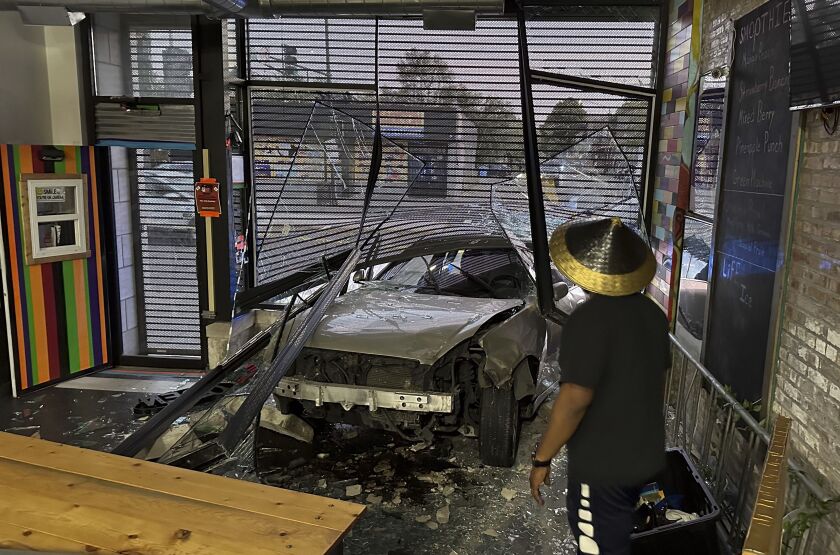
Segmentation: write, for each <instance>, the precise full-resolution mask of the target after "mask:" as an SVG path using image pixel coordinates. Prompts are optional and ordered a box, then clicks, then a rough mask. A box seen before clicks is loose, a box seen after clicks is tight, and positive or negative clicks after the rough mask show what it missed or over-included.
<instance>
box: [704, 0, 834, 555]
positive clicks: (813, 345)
mask: <svg viewBox="0 0 840 555" xmlns="http://www.w3.org/2000/svg"><path fill="white" fill-rule="evenodd" d="M763 3H764V2H763V1H762V0H746V1H743V2H734V1H732V0H705V1H704V3H703V15H702V24H703V31H702V37H701V55H700V67H701V72H702V73H705V72H708V71H711V70H712V69H715V68H719V67H723V66H728V65H729V60H730V56H731V47H732V42H731V37H732V30H733V21H734V20H736V19H738V18H740V17H741V16H743V15H745V14H746V13H748V12H750V11H752V10H753V9H755V8H757V7H758V6H760V5H761V4H763ZM803 117H804V118H805V120H806V121H805V131H804V135H803V143H804V144H803V150H802V156H801V158H800V160H799V163H800V165H799V175H798V184H797V190H798V191H797V194H796V198H795V203H794V207H793V210H794V216H793V222H792V230H791V241H792V252H791V254H790V256H789V257H788V268H787V270H786V272H787V273H786V274H785V275H786V278H785V282H784V284H783V293H782V294H783V298H782V305H781V313H780V314H781V315H780V318H781V325H780V331H779V338H778V343H779V348H778V356H776V358H775V360H774V380H775V388H774V394H773V398H772V400H771V401H772V402H771V410H772V412H773V413H774V414H783V415H786V416H790V417H791V418H792V419H793V427H792V434H791V448H792V450H793V452H794V454H795V456H796V458H797V459H799V460H800V461H801V462H802V464H803V466H804V467H805V468H806V469H809V470H810V471H811V472H812V475H814V476H815V477H817V479H818V480H820V481H821V482H822V485H823V486H824V487H825V488H826V489H827V490H828V492H829V493H838V492H840V441H839V440H840V132H838V133H837V135H835V136H829V135H828V134H827V133H826V131H825V129H824V128H823V125H822V122H821V121H820V120H819V118H818V111H816V110H812V111H809V112H806V113H805V114H804V116H803ZM838 530H840V514H838V511H837V510H834V511H833V512H832V514H831V516H830V517H829V518H828V519H827V520H826V521H825V522H824V523H823V524H821V525H820V526H819V527H818V528H817V529H815V530H814V544H813V545H812V547H811V550H810V552H811V553H820V554H830V555H840V533H838Z"/></svg>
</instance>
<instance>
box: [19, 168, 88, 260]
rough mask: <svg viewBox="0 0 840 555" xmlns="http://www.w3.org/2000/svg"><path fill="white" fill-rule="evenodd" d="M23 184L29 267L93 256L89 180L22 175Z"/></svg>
mask: <svg viewBox="0 0 840 555" xmlns="http://www.w3.org/2000/svg"><path fill="white" fill-rule="evenodd" d="M20 183H21V188H20V205H21V216H22V217H21V220H22V222H23V230H24V234H25V239H24V245H25V248H24V254H25V257H26V263H27V264H29V265H33V264H46V263H49V262H58V261H61V260H72V259H74V258H87V257H88V256H90V246H89V241H88V225H87V222H88V208H87V207H88V202H87V194H88V188H87V176H86V175H84V174H22V175H21V176H20Z"/></svg>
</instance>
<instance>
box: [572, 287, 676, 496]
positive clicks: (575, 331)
mask: <svg viewBox="0 0 840 555" xmlns="http://www.w3.org/2000/svg"><path fill="white" fill-rule="evenodd" d="M559 362H560V369H561V379H562V381H564V382H570V383H574V384H577V385H581V386H584V387H588V388H590V389H593V390H594V391H595V394H594V396H593V399H592V404H591V405H590V406H589V408H588V409H587V411H586V414H585V415H584V417H583V420H581V423H580V426H578V429H577V431H576V432H575V433H574V435H573V436H572V438H571V439H570V440H569V443H568V448H569V477H570V478H571V479H574V480H578V481H581V482H586V483H590V484H597V485H604V486H635V485H641V484H643V483H645V482H646V481H649V479H650V478H652V477H653V476H654V475H655V474H656V473H657V472H658V471H659V470H661V469H662V468H664V466H665V419H664V416H663V414H662V405H663V402H664V399H663V396H664V391H665V370H666V369H667V368H668V367H669V366H670V343H669V339H668V320H667V319H666V317H665V314H664V313H663V312H662V310H661V309H660V308H659V307H658V306H657V305H656V304H655V303H654V302H653V301H652V300H650V299H649V298H647V297H645V296H644V295H642V294H635V295H629V296H626V297H605V296H602V295H594V296H593V297H592V298H590V299H589V300H588V301H586V302H585V303H583V304H581V305H580V306H578V307H577V309H575V311H574V312H573V313H572V314H571V316H570V317H569V319H568V321H567V322H566V324H565V325H564V326H563V331H562V335H561V337H560V353H559Z"/></svg>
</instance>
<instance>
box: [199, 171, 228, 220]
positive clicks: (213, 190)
mask: <svg viewBox="0 0 840 555" xmlns="http://www.w3.org/2000/svg"><path fill="white" fill-rule="evenodd" d="M195 209H196V210H197V211H198V215H199V216H201V217H203V218H208V217H209V218H218V217H219V216H221V215H222V203H221V201H220V200H219V182H218V181H216V180H215V179H213V178H212V177H202V178H201V179H200V180H199V181H198V183H196V184H195Z"/></svg>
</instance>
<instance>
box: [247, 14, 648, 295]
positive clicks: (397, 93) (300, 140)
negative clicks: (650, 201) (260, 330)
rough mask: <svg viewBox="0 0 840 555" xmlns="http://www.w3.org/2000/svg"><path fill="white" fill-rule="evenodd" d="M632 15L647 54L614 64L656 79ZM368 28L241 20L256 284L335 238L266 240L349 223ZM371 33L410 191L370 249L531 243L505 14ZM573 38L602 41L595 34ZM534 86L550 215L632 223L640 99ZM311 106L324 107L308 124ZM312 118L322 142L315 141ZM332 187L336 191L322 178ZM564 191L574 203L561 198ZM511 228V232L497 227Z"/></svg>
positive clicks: (370, 80) (368, 109)
mask: <svg viewBox="0 0 840 555" xmlns="http://www.w3.org/2000/svg"><path fill="white" fill-rule="evenodd" d="M593 20H594V18H593ZM605 24H606V23H605ZM609 24H610V25H615V23H614V21H612V20H611V21H609ZM624 25H625V26H626V27H627V28H628V29H630V28H634V25H637V23H634V22H625V23H624ZM638 25H639V26H641V27H642V28H643V31H644V32H643V33H642V35H643V38H640V39H639V40H638V41H637V42H638V45H637V46H636V48H637V49H639V50H640V51H641V50H642V49H646V52H647V61H646V65H645V64H641V63H637V64H636V65H635V66H633V67H634V68H636V69H632V68H631V69H632V71H628V72H624V73H623V74H622V75H623V76H625V77H626V76H628V75H630V74H633V75H634V77H633V80H632V83H633V84H638V83H640V82H645V81H644V80H643V79H644V78H646V79H648V81H649V80H650V79H652V69H651V68H652V67H653V66H655V65H656V64H655V63H654V61H653V60H654V52H653V43H654V36H653V35H654V33H653V31H650V30H649V28H651V25H652V24H651V23H650V22H647V21H646V22H643V23H639V24H638ZM596 27H597V25H596ZM539 29H540V31H539V33H537V34H538V36H539V37H542V38H541V39H540V40H544V39H545V38H546V37H551V36H552V34H553V35H558V34H560V33H561V30H560V29H561V27H558V26H556V25H554V26H552V25H548V26H546V27H544V28H539ZM376 38H377V37H376V34H375V30H374V22H373V21H372V20H369V19H329V20H324V19H318V20H315V19H298V18H283V19H280V20H270V21H261V20H256V21H255V20H252V21H249V22H248V27H247V53H248V60H249V76H250V78H251V79H252V80H256V81H258V82H259V83H260V86H258V87H257V86H254V87H251V88H250V89H249V97H250V108H251V110H250V113H251V129H252V135H253V144H252V151H253V152H252V154H253V181H254V185H255V195H254V196H255V202H256V212H255V213H256V238H257V249H256V250H257V252H256V256H257V274H258V282H259V283H265V282H268V281H273V280H276V279H280V278H282V277H284V276H285V275H288V274H290V273H293V272H295V271H298V270H300V269H301V268H302V267H303V266H304V264H307V263H308V264H312V263H315V262H317V259H318V257H319V256H321V254H323V253H324V252H327V251H331V249H332V248H333V247H335V246H336V245H341V244H343V243H342V242H341V241H339V242H337V243H330V244H329V246H326V245H325V244H324V242H323V241H321V242H318V241H315V240H313V241H312V242H311V243H309V244H306V243H304V242H300V241H298V242H297V243H295V245H294V247H293V250H294V252H295V255H294V257H292V256H291V255H290V251H289V249H292V245H290V244H289V243H288V242H284V241H272V240H270V238H271V237H278V236H281V235H282V234H283V233H291V230H292V229H293V228H294V226H295V225H297V226H300V225H303V221H304V220H308V221H309V222H310V223H309V225H310V226H313V227H319V229H321V230H326V229H332V231H336V229H338V228H340V227H341V226H348V225H350V222H356V225H358V219H357V218H356V219H354V218H355V216H354V213H353V212H352V211H351V210H347V209H346V208H347V207H346V203H345V200H344V199H343V198H342V196H341V195H348V194H352V193H351V192H352V191H355V190H357V189H356V188H357V187H359V186H360V185H361V184H362V183H364V181H365V180H366V177H367V171H368V168H369V157H368V156H365V154H364V153H365V152H366V151H365V150H364V148H362V147H364V146H365V145H366V144H367V143H366V141H367V140H368V139H369V138H370V137H371V136H372V135H368V136H367V137H368V139H363V140H361V141H359V143H358V144H359V146H360V148H358V149H355V150H354V147H348V141H347V139H346V138H347V133H346V128H347V127H348V126H349V127H352V126H354V125H355V126H360V127H365V126H367V127H368V128H370V127H371V126H372V125H373V124H374V115H375V104H374V100H375V92H376V90H375V81H376V79H375V78H376V75H375V73H374V72H375V69H374V68H375V53H376ZM555 38H557V37H555ZM378 43H379V56H378V63H379V75H378V77H379V93H380V117H381V129H382V134H383V137H384V138H385V139H386V140H387V141H389V142H390V144H392V145H393V147H394V149H395V150H396V151H399V152H400V153H401V156H402V157H403V159H407V163H405V162H402V163H400V164H397V163H396V162H395V163H393V164H392V166H391V167H390V168H389V171H392V172H396V173H397V174H399V175H402V176H404V179H403V181H404V182H407V190H406V191H405V196H404V198H402V199H401V200H400V202H399V205H398V207H397V208H396V211H395V212H394V213H393V214H392V215H391V216H390V217H389V218H388V220H387V222H385V223H384V224H383V225H382V227H381V229H380V230H379V231H380V239H381V240H380V241H379V243H378V244H377V252H376V257H377V258H378V259H382V258H388V257H396V256H399V255H400V254H401V253H403V254H405V253H409V252H415V251H416V250H417V249H418V248H420V246H421V245H428V246H427V247H425V248H427V249H433V248H444V247H445V246H446V245H447V244H448V245H449V246H459V245H460V246H464V245H467V244H475V242H480V241H491V242H492V241H506V240H508V239H510V238H511V235H516V234H520V235H522V242H523V243H527V242H528V240H527V239H526V238H525V234H524V232H525V231H527V232H528V233H529V227H528V219H527V202H525V203H519V202H518V200H519V199H522V200H525V197H523V196H522V192H524V179H523V176H522V173H523V171H524V156H523V151H522V123H521V106H520V91H519V65H518V52H517V32H516V23H515V21H512V20H508V19H498V18H479V19H478V20H477V22H476V30H475V31H426V30H424V29H423V26H422V21H421V20H419V19H410V18H408V19H406V18H403V19H393V20H391V19H388V20H380V23H379V36H378ZM587 44H588V46H587ZM565 45H567V43H566V42H562V41H561V48H567V46H565ZM574 46H575V48H576V49H578V50H580V49H586V48H589V50H590V51H596V50H602V47H603V45H600V44H596V43H594V42H592V41H590V42H589V43H581V44H575V45H574ZM609 46H611V45H609V44H608V47H609ZM568 49H569V52H570V54H569V56H571V55H573V50H572V48H571V46H568ZM546 51H547V50H546ZM622 55H626V48H625V45H623V44H622V45H617V46H615V53H614V55H612V59H615V60H618V59H619V58H620V57H621V56H622ZM642 66H644V67H643V70H644V71H642V69H639V68H642ZM578 69H580V71H581V72H585V71H587V70H586V68H585V67H580V68H578ZM634 72H635V73H634ZM596 77H597V76H596ZM265 81H270V82H273V83H272V86H268V85H269V84H268V83H265ZM264 83H265V84H264ZM534 96H535V103H536V111H537V124H538V127H539V131H540V136H541V144H540V147H541V149H540V150H541V158H542V159H543V165H544V168H545V169H546V172H547V173H550V174H552V175H551V176H550V177H549V178H548V179H544V188H546V187H549V186H550V187H552V189H551V190H546V197H547V198H548V199H549V201H551V199H555V200H556V202H557V210H556V211H555V212H556V216H557V220H558V221H560V220H561V219H569V218H570V217H583V216H587V215H601V214H604V215H612V214H614V213H621V215H626V216H627V218H628V219H632V221H633V222H635V223H636V224H637V225H638V222H639V212H640V210H639V202H638V198H639V194H642V191H641V190H640V189H641V187H642V184H643V183H644V178H645V169H644V166H645V160H646V155H647V145H648V139H649V125H650V106H651V102H652V100H651V99H650V98H648V97H644V96H643V95H642V96H640V95H638V94H629V95H628V94H623V93H621V92H620V91H618V92H615V91H611V92H600V91H593V90H591V89H589V88H570V87H569V86H564V87H560V86H556V85H548V84H543V85H539V86H538V87H536V88H535V93H534ZM329 110H336V111H338V112H340V113H341V114H343V116H342V117H340V118H338V119H339V120H341V122H340V124H339V122H338V121H333V122H329V121H328V119H329V118H326V117H324V115H323V114H324V113H325V112H324V111H327V112H328V111H329ZM313 114H321V115H319V116H317V117H316V119H317V120H318V121H317V122H315V123H314V124H313V120H312V119H311V118H312V117H313ZM319 129H320V133H322V134H326V135H328V136H329V138H328V139H327V140H321V139H319V137H318V136H317V135H318V133H317V132H315V131H319ZM327 129H329V132H328V131H327ZM340 137H344V139H343V140H337V138H340ZM330 141H334V142H333V143H330ZM304 154H305V155H304ZM348 168H349V169H348ZM595 169H597V170H598V171H595ZM546 172H544V175H545V173H546ZM316 178H317V179H320V182H321V183H322V184H324V187H323V188H322V189H320V190H319V189H318V188H317V187H310V188H308V189H306V191H305V192H304V190H303V189H301V188H300V187H299V186H298V187H297V188H295V184H296V183H297V184H300V183H302V182H305V181H310V182H314V180H315V179H316ZM337 182H341V187H342V188H339V189H337V188H336V187H335V186H333V183H337ZM573 190H574V191H577V192H578V196H579V197H581V198H580V200H578V201H575V202H569V199H570V196H571V193H572V192H573ZM293 191H297V192H293ZM552 195H553V196H552ZM491 199H492V200H491ZM514 212H516V214H514ZM631 213H632V217H631V216H630V214H631ZM523 214H524V216H523ZM295 218H300V220H301V221H300V222H299V223H295V222H294V221H293V220H294V219H295ZM523 218H524V219H523ZM511 223H515V224H516V226H517V229H515V230H512V229H508V228H507V227H508V224H511ZM284 226H288V229H287V228H286V227H284ZM323 233H324V234H326V231H323ZM346 233H349V231H346ZM325 236H326V235H325ZM471 242H473V243H471Z"/></svg>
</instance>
